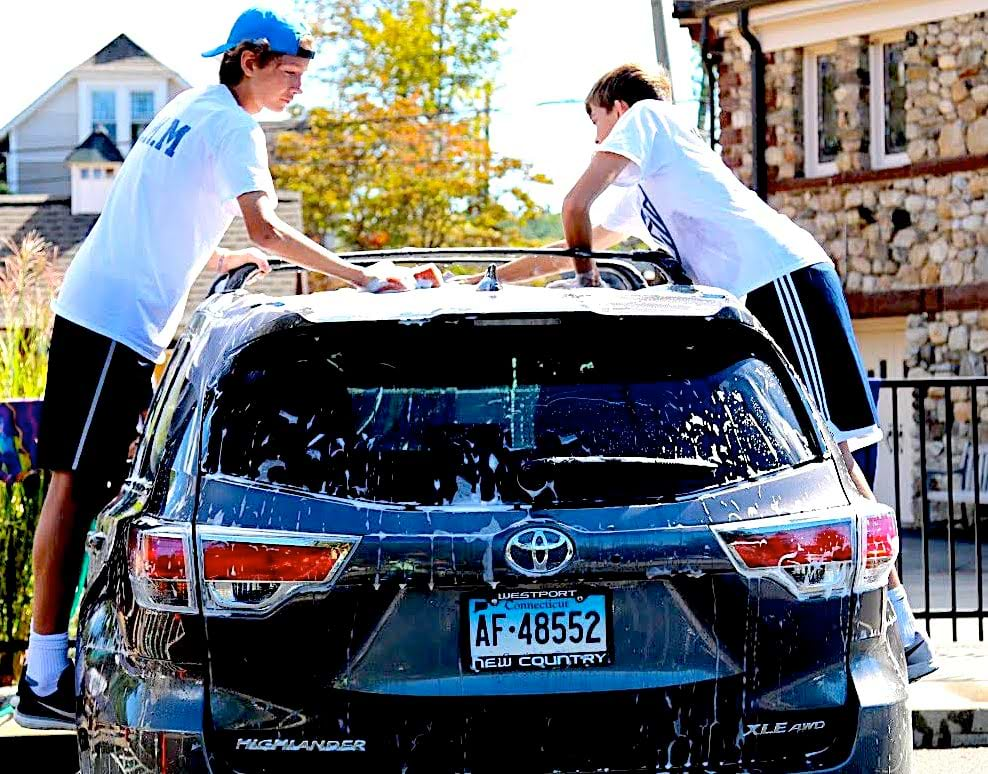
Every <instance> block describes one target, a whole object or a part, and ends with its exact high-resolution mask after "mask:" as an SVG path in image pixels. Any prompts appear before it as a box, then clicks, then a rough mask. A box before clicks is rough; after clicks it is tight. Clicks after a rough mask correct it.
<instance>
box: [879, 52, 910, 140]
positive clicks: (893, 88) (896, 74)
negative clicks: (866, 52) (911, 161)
mask: <svg viewBox="0 0 988 774" xmlns="http://www.w3.org/2000/svg"><path fill="white" fill-rule="evenodd" d="M905 50H906V44H905V42H900V43H887V44H886V45H885V46H883V47H882V54H883V62H884V73H885V152H886V153H902V152H904V151H905V150H906V64H905V62H904V61H903V54H904V52H905Z"/></svg>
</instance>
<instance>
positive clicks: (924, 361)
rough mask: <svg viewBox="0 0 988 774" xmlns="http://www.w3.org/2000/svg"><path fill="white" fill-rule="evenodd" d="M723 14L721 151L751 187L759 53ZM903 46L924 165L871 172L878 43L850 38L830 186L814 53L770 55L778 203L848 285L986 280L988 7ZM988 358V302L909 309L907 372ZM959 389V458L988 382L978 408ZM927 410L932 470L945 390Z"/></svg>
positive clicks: (986, 416) (910, 35) (860, 288)
mask: <svg viewBox="0 0 988 774" xmlns="http://www.w3.org/2000/svg"><path fill="white" fill-rule="evenodd" d="M712 21H713V23H714V29H715V30H716V33H717V35H718V36H719V37H720V41H719V43H720V46H719V47H720V48H721V49H722V51H723V55H722V59H721V63H720V65H719V78H720V82H719V93H720V108H721V112H720V137H719V139H720V143H721V146H722V154H723V157H724V160H725V162H726V163H727V164H728V165H729V166H730V167H731V168H732V169H733V170H734V171H735V173H736V174H737V175H738V176H739V177H740V178H741V179H742V180H744V181H745V182H746V183H750V181H751V178H752V155H751V146H752V142H751V140H752V115H751V109H750V95H751V71H750V56H751V55H750V50H749V47H748V44H747V43H746V42H745V41H744V39H743V38H742V37H741V35H740V33H739V32H738V31H737V28H736V24H735V21H734V19H733V18H729V17H719V18H717V19H715V20H712ZM905 41H906V49H905V54H904V63H905V77H906V83H907V85H906V105H905V109H906V139H907V143H908V144H907V153H908V156H909V161H910V164H911V165H913V166H911V167H907V168H906V169H904V170H903V171H902V172H898V173H896V172H893V171H890V170H886V171H885V172H883V173H880V174H876V173H875V171H874V170H871V156H870V153H869V133H870V115H869V90H870V73H869V69H870V68H869V57H868V47H869V38H868V37H867V36H848V37H846V38H842V39H840V40H836V41H833V44H834V55H833V59H834V63H835V67H836V71H837V83H838V87H837V90H836V91H835V93H834V99H835V102H836V105H837V111H838V114H837V127H838V130H837V133H838V137H839V138H840V145H841V147H840V151H839V153H838V156H837V159H836V166H837V170H838V176H837V177H835V178H830V179H822V180H820V181H819V184H813V183H811V182H810V181H806V180H800V178H804V177H805V170H804V158H803V157H804V150H803V145H804V143H803V110H804V107H803V105H804V95H803V72H802V70H803V56H804V52H803V49H801V48H791V49H783V50H777V51H774V52H772V53H769V54H766V84H765V86H766V123H767V130H768V137H767V146H768V148H767V152H766V162H767V168H768V169H767V171H768V179H769V185H770V191H771V193H770V202H771V203H772V205H773V206H774V207H776V209H778V210H780V211H781V212H783V213H785V214H786V215H788V216H789V217H791V218H792V219H793V220H795V221H796V222H798V223H799V224H800V225H802V226H803V227H804V228H806V229H808V230H809V231H810V232H812V233H813V234H814V235H815V236H816V237H817V239H818V241H819V242H820V243H821V244H822V245H823V246H824V247H825V248H826V250H827V252H828V253H829V254H830V255H831V256H832V257H833V259H834V261H835V263H836V265H837V267H838V270H839V272H840V274H841V276H842V278H843V280H844V283H845V289H846V290H847V291H848V292H849V293H852V292H853V293H874V292H881V291H895V290H905V289H910V288H919V287H929V286H965V285H972V284H974V283H983V282H988V225H986V218H988V160H986V159H980V160H979V159H977V158H976V157H983V156H986V155H988V115H986V110H988V53H986V52H988V15H986V14H985V13H979V14H969V15H963V16H957V17H953V18H948V19H942V20H938V21H935V22H931V23H926V24H920V25H916V26H915V27H913V28H911V29H909V30H907V31H906V33H905ZM950 160H953V161H954V162H957V161H963V160H967V161H968V162H970V163H965V164H962V165H956V164H955V166H956V168H955V169H954V170H953V171H951V170H947V171H944V170H943V169H942V167H943V163H942V162H948V161H950ZM938 165H939V167H938ZM986 355H988V310H986V311H981V310H970V309H969V310H964V309H960V310H958V311H946V312H941V313H936V314H913V315H910V316H909V317H908V327H907V331H906V364H905V366H906V375H907V376H910V377H925V376H950V375H957V376H972V375H985V373H986ZM955 391H956V392H957V394H956V395H954V399H955V402H954V406H953V417H954V423H953V425H952V434H953V439H954V442H953V444H952V445H953V452H954V457H955V464H956V465H959V464H960V458H961V455H962V454H963V451H964V446H965V443H966V442H967V440H968V439H969V438H970V435H971V426H970V424H969V422H970V420H971V417H972V414H973V413H974V412H975V411H976V412H978V415H979V418H980V420H981V421H982V422H984V423H985V424H983V425H982V426H981V430H980V432H979V435H980V437H981V438H980V440H981V441H982V442H988V390H984V389H982V390H979V391H978V393H979V394H978V400H977V401H976V405H974V404H972V401H971V395H970V390H969V388H965V389H963V390H956V388H955ZM925 416H926V421H927V428H928V431H929V432H928V434H927V436H928V438H929V439H930V440H929V442H928V444H927V452H928V454H929V459H928V466H929V467H930V468H931V469H943V468H945V467H946V460H945V459H944V456H943V455H944V454H945V451H944V446H945V444H944V443H943V433H944V427H945V421H946V418H947V410H946V402H945V400H944V396H943V390H942V389H939V390H938V389H933V390H931V391H930V393H929V394H928V396H927V398H926V404H925ZM913 441H914V443H915V444H918V441H917V440H916V438H915V437H914V439H913ZM917 451H918V446H917ZM916 459H917V460H918V455H917V456H916ZM917 483H918V482H917ZM917 491H918V489H917ZM916 512H917V513H918V512H919V508H918V503H917V507H916ZM936 513H937V511H936V510H935V511H934V515H936Z"/></svg>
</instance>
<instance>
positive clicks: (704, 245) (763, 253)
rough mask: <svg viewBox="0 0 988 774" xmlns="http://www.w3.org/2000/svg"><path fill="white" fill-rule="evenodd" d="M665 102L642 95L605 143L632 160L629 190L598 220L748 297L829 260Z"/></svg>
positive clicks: (697, 277) (703, 280)
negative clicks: (773, 282)
mask: <svg viewBox="0 0 988 774" xmlns="http://www.w3.org/2000/svg"><path fill="white" fill-rule="evenodd" d="M675 111H676V109H675V107H673V106H672V105H670V104H668V103H666V102H663V101H661V100H654V99H648V100H642V101H640V102H636V103H635V104H634V105H632V106H631V107H630V108H629V109H628V110H627V112H625V114H624V115H622V116H621V118H619V119H618V121H617V123H616V124H615V125H614V128H613V129H612V130H611V133H610V134H609V135H608V137H607V139H605V140H604V141H603V142H602V143H601V144H600V145H599V146H598V148H597V149H598V150H599V151H607V152H609V153H616V154H617V155H619V156H623V157H624V158H626V159H628V160H629V161H630V162H631V163H630V164H629V165H628V166H627V167H625V169H624V170H623V171H622V172H621V174H620V176H619V177H618V179H617V180H616V181H615V185H618V186H627V187H629V189H630V190H629V191H628V192H627V193H626V194H625V195H624V196H623V197H622V199H621V200H620V201H619V202H618V203H617V205H616V206H615V207H614V209H613V210H612V211H611V212H610V214H609V215H608V216H607V217H606V218H605V219H604V221H603V222H602V223H601V224H600V225H602V226H603V227H604V228H606V229H609V230H611V231H617V232H620V233H624V234H630V235H632V236H636V237H638V238H639V239H641V240H642V241H644V242H645V243H646V244H649V245H651V246H652V247H662V248H664V249H665V250H667V251H668V252H669V253H670V254H671V255H672V256H674V257H676V258H678V259H679V260H680V261H681V262H682V264H683V268H684V269H685V271H686V273H687V274H689V276H690V277H691V278H692V279H693V281H694V282H697V283H699V284H702V285H713V286H715V287H719V288H724V289H725V290H729V291H731V292H732V293H734V294H735V295H737V296H743V295H745V294H747V293H748V292H750V291H752V290H754V289H755V288H758V287H761V286H762V285H766V284H768V283H769V282H771V281H772V280H775V279H778V278H779V277H781V276H783V275H784V274H788V273H790V272H792V271H795V270H796V269H800V268H802V267H804V266H811V265H812V264H815V263H820V262H821V261H828V260H829V258H828V257H827V254H826V253H825V252H824V251H823V248H821V247H820V245H819V244H817V242H816V240H815V239H814V238H813V235H812V234H810V233H809V232H808V231H805V230H804V229H802V228H800V227H799V226H797V225H796V224H795V223H793V222H792V221H791V220H790V219H789V218H787V217H786V216H785V215H783V214H781V213H779V212H776V211H775V210H774V209H772V208H771V207H770V206H769V205H768V204H766V203H765V202H763V201H762V200H761V199H759V198H758V196H757V195H756V194H755V192H754V191H752V190H750V189H748V188H746V187H745V186H744V184H743V183H742V182H741V181H740V180H738V179H737V178H736V177H735V176H734V173H733V172H731V170H730V169H729V168H728V167H727V165H725V164H724V162H723V161H722V160H721V158H720V156H718V155H717V154H716V153H715V152H714V151H713V150H711V149H710V148H709V147H708V146H707V144H706V143H705V142H704V141H703V139H702V138H701V137H700V135H699V134H698V133H697V131H696V130H695V129H694V128H693V127H692V126H691V124H690V122H688V121H684V120H682V119H681V118H680V117H679V116H677V115H676V112H675Z"/></svg>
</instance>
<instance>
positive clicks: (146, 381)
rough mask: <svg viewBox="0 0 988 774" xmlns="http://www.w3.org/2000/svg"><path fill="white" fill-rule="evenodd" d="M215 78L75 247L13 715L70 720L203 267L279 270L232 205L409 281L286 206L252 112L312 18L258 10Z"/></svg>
mask: <svg viewBox="0 0 988 774" xmlns="http://www.w3.org/2000/svg"><path fill="white" fill-rule="evenodd" d="M219 55H222V60H221V62H220V68H219V79H220V83H219V84H218V85H213V86H206V87H203V88H196V89H189V90H188V91H186V92H183V93H182V94H180V95H178V96H177V97H176V98H175V99H174V100H172V101H171V102H170V103H169V104H168V105H166V106H165V107H164V108H163V109H162V110H161V112H160V113H159V114H158V115H157V116H156V117H155V118H154V120H153V121H152V122H151V123H150V124H149V125H148V127H147V128H146V129H145V130H144V132H143V133H142V134H141V136H140V138H139V139H138V141H137V142H136V143H134V147H133V148H132V149H131V151H130V153H129V154H128V156H127V158H126V160H125V161H124V163H123V166H122V167H121V169H120V171H119V173H118V175H117V178H116V180H115V182H114V185H113V188H112V190H111V191H110V195H109V197H108V199H107V202H106V206H105V208H104V210H103V213H102V215H101V216H100V218H99V220H98V221H97V223H96V225H95V227H94V228H93V230H92V232H91V233H90V234H89V236H88V237H87V238H86V240H85V242H84V243H83V245H82V247H81V248H80V249H79V252H78V253H77V254H76V257H75V258H74V259H73V261H72V264H71V266H70V267H69V270H68V273H67V274H66V276H65V280H64V282H63V284H62V288H61V291H60V292H59V296H58V299H57V300H56V302H55V304H54V308H55V312H56V318H55V325H54V331H53V333H52V341H51V349H50V356H49V371H48V382H47V386H46V390H45V402H44V410H43V415H42V423H41V429H40V432H39V436H40V437H39V443H38V450H39V467H41V468H44V469H46V470H50V471H51V472H52V473H51V478H50V485H49V490H48V495H47V497H46V498H45V503H44V506H43V508H42V513H41V518H40V520H39V523H38V528H37V532H36V535H35V543H34V574H35V575H34V577H35V597H34V607H33V610H32V614H33V617H32V624H31V635H30V640H29V643H28V654H27V667H26V669H25V670H24V674H23V675H22V677H21V681H20V684H19V685H18V689H17V694H18V704H17V711H16V713H15V718H16V720H17V721H18V722H19V723H20V724H21V725H25V726H28V727H31V728H74V726H75V690H74V684H73V683H74V681H73V669H72V665H71V663H70V662H69V659H68V635H67V630H68V618H69V610H70V607H71V602H72V598H73V592H74V590H75V582H76V579H77V578H78V577H79V568H80V564H81V561H82V553H83V550H82V542H83V540H84V537H85V533H86V528H87V527H88V525H89V523H90V522H91V520H92V518H93V516H94V515H95V513H96V512H97V511H98V510H99V509H100V508H101V507H102V506H103V505H104V504H105V503H106V502H107V501H108V500H109V499H110V498H111V497H112V496H113V494H114V493H115V492H116V491H117V490H118V489H119V487H120V485H121V484H122V483H123V480H124V477H125V474H126V461H127V452H128V448H129V446H130V443H131V441H132V440H133V437H134V435H135V427H136V424H137V421H138V417H139V415H140V414H141V413H142V412H143V411H144V410H145V409H147V407H148V404H149V403H150V399H151V373H152V370H153V368H154V364H155V363H156V362H160V361H161V360H163V359H164V351H165V348H166V347H168V345H169V344H170V343H171V341H172V338H173V337H174V335H175V333H176V330H177V329H178V326H179V322H180V321H181V318H182V311H183V309H184V307H185V302H186V299H187V298H188V294H189V290H190V289H191V287H192V283H193V281H194V280H195V278H196V277H197V276H198V275H199V273H200V272H202V271H203V269H204V268H206V267H212V268H214V269H216V270H218V271H220V272H224V271H228V270H230V269H232V268H235V267H237V266H240V265H242V264H245V263H256V264H257V265H258V266H259V267H260V268H261V269H262V270H263V271H267V270H269V266H268V262H267V259H266V257H265V254H264V253H263V252H261V250H258V249H257V248H250V249H247V250H236V251H233V250H225V249H223V248H221V247H219V243H220V239H221V238H222V236H223V234H224V233H226V230H227V228H228V227H229V226H230V223H231V221H232V220H233V218H234V217H235V216H236V215H242V216H243V218H244V222H245V224H246V226H247V233H248V234H249V236H250V238H251V240H252V241H253V242H254V243H255V244H256V245H257V247H259V248H261V249H262V250H265V251H267V252H270V253H274V254H275V255H279V256H282V257H283V258H286V259H288V260H289V261H292V262H293V263H296V264H298V265H300V266H303V267H305V268H307V269H312V270H313V271H318V272H323V273H325V274H331V275H334V276H336V277H339V278H341V279H343V280H345V281H347V282H350V283H352V284H354V285H357V286H360V287H363V288H366V289H368V290H370V291H373V292H377V291H386V290H405V289H408V288H411V287H414V280H413V279H412V277H411V275H410V273H409V274H408V276H407V277H406V276H404V275H401V273H400V272H401V270H399V269H394V270H393V271H391V272H390V273H386V274H381V275H376V274H374V273H371V272H368V271H367V270H365V269H362V268H360V267H359V266H356V265H354V264H351V263H349V262H347V261H344V260H342V259H341V258H339V257H338V256H337V255H335V254H333V253H331V252H329V251H328V250H326V249H324V248H323V247H322V246H320V245H319V244H317V243H315V242H313V241H312V240H310V239H308V238H307V237H306V236H305V235H304V234H302V233H300V232H299V231H297V230H296V229H294V228H292V227H291V226H289V225H288V224H286V223H285V222H284V221H283V220H282V219H281V218H280V217H278V215H277V214H276V213H275V207H276V206H277V203H278V197H277V195H276V194H275V190H274V184H273V182H272V179H271V173H270V171H269V170H268V158H267V149H266V145H265V139H264V133H263V132H262V130H261V127H260V126H259V125H258V123H257V121H256V120H255V119H254V116H255V115H256V114H257V113H259V112H260V111H261V110H262V109H264V108H269V109H271V110H276V111H280V110H283V109H284V108H285V107H286V106H287V105H288V104H289V103H290V102H291V101H292V99H293V98H294V97H295V96H296V95H297V94H299V93H301V91H302V75H303V74H304V73H305V70H306V68H307V67H308V65H309V62H310V61H311V59H312V56H313V51H312V41H311V39H310V37H309V35H308V31H307V30H306V28H305V26H304V25H302V24H299V23H296V22H294V21H292V20H289V19H287V18H285V17H283V16H281V15H279V14H277V13H275V12H273V11H270V10H264V9H260V8H251V9H249V10H247V11H244V13H242V14H241V15H240V17H239V18H238V19H237V21H236V22H235V23H234V25H233V29H232V30H231V31H230V35H229V37H228V38H227V40H226V42H225V43H223V44H222V45H220V46H217V47H216V48H214V49H212V50H210V51H207V52H206V53H205V54H204V56H219Z"/></svg>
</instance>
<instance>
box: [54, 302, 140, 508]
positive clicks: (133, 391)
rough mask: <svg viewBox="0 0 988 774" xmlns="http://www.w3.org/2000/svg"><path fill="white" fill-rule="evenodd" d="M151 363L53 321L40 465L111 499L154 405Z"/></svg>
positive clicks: (120, 346) (78, 327) (96, 335)
mask: <svg viewBox="0 0 988 774" xmlns="http://www.w3.org/2000/svg"><path fill="white" fill-rule="evenodd" d="M153 371H154V363H152V362H151V361H150V360H148V359H147V358H145V357H143V356H142V355H139V354H137V353H136V352H134V351H133V350H132V349H130V348H129V347H126V346H124V345H123V344H121V343H120V342H118V341H114V340H113V339H109V338H107V337H106V336H103V335H102V334H99V333H95V332H94V331H91V330H89V329H88V328H84V327H82V326H81V325H76V324H75V323H73V322H69V321H68V320H66V319H65V318H63V317H57V316H56V317H55V326H54V330H53V332H52V338H51V349H50V350H49V355H48V382H47V384H46V386H45V398H44V403H43V405H42V408H41V427H40V429H39V431H38V467H40V468H42V469H44V470H54V471H73V472H75V473H77V476H76V479H75V481H76V482H77V484H79V485H81V484H92V485H93V486H96V487H97V488H98V489H99V490H103V489H105V490H106V491H107V493H108V496H107V497H106V501H109V500H110V499H111V498H112V497H113V495H114V494H116V491H117V489H119V488H120V485H121V484H122V483H123V481H124V478H126V474H127V451H128V449H129V448H130V444H131V443H132V442H133V441H134V439H135V438H136V437H137V434H138V430H137V426H138V422H139V419H140V415H141V412H143V411H145V410H146V409H147V407H148V406H149V405H150V403H151V391H152V388H151V375H152V373H153Z"/></svg>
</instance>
